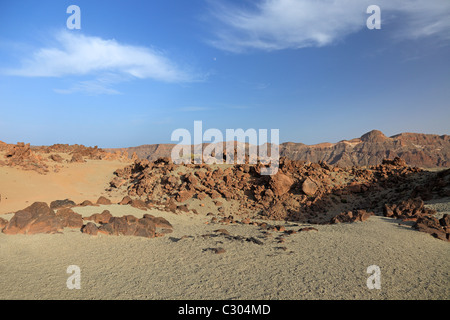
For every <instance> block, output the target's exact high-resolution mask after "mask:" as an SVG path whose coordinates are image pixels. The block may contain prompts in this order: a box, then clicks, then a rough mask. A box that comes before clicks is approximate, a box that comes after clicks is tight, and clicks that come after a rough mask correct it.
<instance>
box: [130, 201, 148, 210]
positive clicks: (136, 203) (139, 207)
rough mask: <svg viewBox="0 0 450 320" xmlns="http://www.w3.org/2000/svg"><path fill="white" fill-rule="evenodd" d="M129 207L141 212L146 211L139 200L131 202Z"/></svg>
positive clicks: (145, 205) (143, 203)
mask: <svg viewBox="0 0 450 320" xmlns="http://www.w3.org/2000/svg"><path fill="white" fill-rule="evenodd" d="M130 206H132V207H133V208H137V209H141V210H147V208H148V206H147V204H146V203H145V202H144V201H142V200H139V199H134V200H131V202H130Z"/></svg>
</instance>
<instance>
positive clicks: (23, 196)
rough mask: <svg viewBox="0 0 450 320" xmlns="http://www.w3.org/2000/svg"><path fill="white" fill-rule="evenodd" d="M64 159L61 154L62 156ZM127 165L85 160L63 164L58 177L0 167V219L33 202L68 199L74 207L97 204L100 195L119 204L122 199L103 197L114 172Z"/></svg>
mask: <svg viewBox="0 0 450 320" xmlns="http://www.w3.org/2000/svg"><path fill="white" fill-rule="evenodd" d="M61 155H63V154H61ZM127 165H129V163H126V162H120V161H102V160H87V162H86V163H64V164H62V166H63V167H62V168H61V170H60V171H59V172H58V173H55V172H49V173H48V174H46V175H41V174H39V173H37V172H35V171H24V170H20V169H17V168H11V167H0V195H1V201H0V215H1V214H4V213H9V212H15V211H18V210H21V209H23V208H25V207H27V206H29V205H31V204H32V203H33V202H36V201H44V202H47V203H48V204H50V202H52V201H54V200H64V199H67V198H69V199H71V200H73V201H75V202H76V203H80V202H82V201H84V200H90V201H94V202H95V201H96V200H97V199H98V198H99V197H100V196H101V195H105V196H108V197H110V198H111V200H114V202H118V201H120V200H121V199H122V198H121V197H123V195H119V194H114V193H112V194H111V193H108V194H107V193H106V192H105V188H106V187H107V186H108V184H109V181H111V179H112V178H113V177H114V174H113V173H114V171H115V170H116V169H119V168H123V167H125V166H127Z"/></svg>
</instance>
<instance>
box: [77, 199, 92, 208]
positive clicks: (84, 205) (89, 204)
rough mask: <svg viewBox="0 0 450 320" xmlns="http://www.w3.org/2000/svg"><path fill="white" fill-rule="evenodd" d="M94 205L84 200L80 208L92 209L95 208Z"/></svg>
mask: <svg viewBox="0 0 450 320" xmlns="http://www.w3.org/2000/svg"><path fill="white" fill-rule="evenodd" d="M93 205H94V204H93V203H92V202H91V201H89V200H84V201H83V202H82V203H80V204H79V206H80V207H90V206H93Z"/></svg>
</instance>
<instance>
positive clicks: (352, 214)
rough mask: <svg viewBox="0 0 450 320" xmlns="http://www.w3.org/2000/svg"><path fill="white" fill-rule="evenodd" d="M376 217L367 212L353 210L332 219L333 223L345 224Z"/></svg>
mask: <svg viewBox="0 0 450 320" xmlns="http://www.w3.org/2000/svg"><path fill="white" fill-rule="evenodd" d="M372 215H374V214H373V212H367V211H366V210H353V211H348V212H343V213H341V214H339V215H337V216H335V217H333V218H332V219H331V223H333V224H334V223H343V222H347V223H348V222H356V221H360V222H362V221H366V220H367V219H369V217H370V216H372Z"/></svg>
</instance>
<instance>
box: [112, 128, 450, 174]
mask: <svg viewBox="0 0 450 320" xmlns="http://www.w3.org/2000/svg"><path fill="white" fill-rule="evenodd" d="M175 145H176V144H149V145H141V146H137V147H129V148H105V149H103V150H105V151H115V150H121V151H127V152H128V153H129V154H132V153H133V152H136V154H137V155H138V157H139V158H141V159H148V160H150V161H154V160H157V159H158V158H161V157H170V154H171V150H172V148H173V147H174V146H175ZM204 145H208V144H204ZM238 145H240V147H242V145H244V144H243V143H240V144H238ZM245 145H248V144H245ZM279 150H280V156H282V157H286V158H288V159H291V160H300V161H310V162H319V161H323V162H326V163H329V164H333V165H338V166H341V167H348V166H369V165H378V164H381V162H382V161H383V159H393V158H395V157H397V156H398V157H401V158H403V159H404V160H405V161H406V162H407V163H408V164H409V165H411V166H417V167H425V168H435V167H450V136H449V135H437V134H425V133H411V132H403V133H399V134H396V135H393V136H390V137H387V136H386V135H384V134H383V133H382V132H381V131H379V130H372V131H369V132H367V133H365V134H363V135H362V136H361V137H359V138H354V139H350V140H341V141H339V142H336V143H330V142H323V143H319V144H315V145H306V144H303V143H300V142H284V143H281V144H280V149H279Z"/></svg>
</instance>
